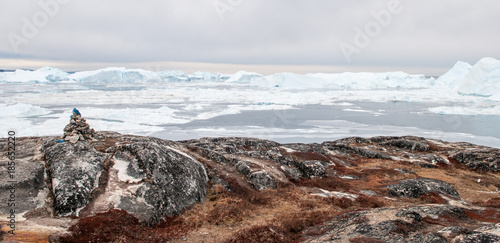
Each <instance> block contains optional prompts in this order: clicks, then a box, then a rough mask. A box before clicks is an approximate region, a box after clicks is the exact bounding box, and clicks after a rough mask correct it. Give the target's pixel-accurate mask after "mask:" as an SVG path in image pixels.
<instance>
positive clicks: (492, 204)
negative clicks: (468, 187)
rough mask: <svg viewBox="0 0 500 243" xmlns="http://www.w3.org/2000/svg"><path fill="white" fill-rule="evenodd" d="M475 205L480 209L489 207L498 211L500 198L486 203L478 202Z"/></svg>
mask: <svg viewBox="0 0 500 243" xmlns="http://www.w3.org/2000/svg"><path fill="white" fill-rule="evenodd" d="M476 204H478V205H479V206H482V207H491V208H498V209H500V197H495V198H491V199H489V200H488V201H486V202H478V203H476Z"/></svg>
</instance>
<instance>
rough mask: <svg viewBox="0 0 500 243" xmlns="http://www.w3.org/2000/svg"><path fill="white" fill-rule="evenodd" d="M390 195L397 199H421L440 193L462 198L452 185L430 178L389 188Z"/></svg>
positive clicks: (401, 183)
mask: <svg viewBox="0 0 500 243" xmlns="http://www.w3.org/2000/svg"><path fill="white" fill-rule="evenodd" d="M387 188H388V189H389V194H390V195H391V196H395V197H407V198H419V197H420V195H422V194H426V193H431V192H435V193H440V194H444V195H447V196H451V197H455V198H460V195H459V194H458V192H457V190H455V188H453V187H452V186H451V185H450V184H448V183H446V182H444V181H440V180H435V179H429V178H420V179H416V180H415V179H410V180H404V181H401V182H399V183H397V184H393V185H389V186H387Z"/></svg>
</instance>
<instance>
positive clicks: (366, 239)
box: [349, 236, 383, 243]
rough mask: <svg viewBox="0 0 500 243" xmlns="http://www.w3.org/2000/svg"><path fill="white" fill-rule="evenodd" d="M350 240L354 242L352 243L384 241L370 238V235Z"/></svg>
mask: <svg viewBox="0 0 500 243" xmlns="http://www.w3.org/2000/svg"><path fill="white" fill-rule="evenodd" d="M349 242H352V243H383V242H382V241H379V240H377V239H374V238H370V237H364V236H360V237H356V238H353V239H350V240H349Z"/></svg>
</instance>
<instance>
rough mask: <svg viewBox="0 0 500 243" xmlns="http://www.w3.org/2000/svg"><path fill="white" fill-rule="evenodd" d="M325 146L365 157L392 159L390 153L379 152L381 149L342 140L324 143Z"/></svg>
mask: <svg viewBox="0 0 500 243" xmlns="http://www.w3.org/2000/svg"><path fill="white" fill-rule="evenodd" d="M323 144H324V146H325V147H327V148H328V149H329V150H332V151H339V152H341V153H344V154H355V155H359V156H362V157H365V158H371V159H388V160H390V159H392V158H391V156H390V155H388V154H386V153H383V152H379V151H373V150H370V149H367V148H361V147H355V146H351V145H349V144H345V143H342V142H338V141H335V142H326V143H323Z"/></svg>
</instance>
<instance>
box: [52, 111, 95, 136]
mask: <svg viewBox="0 0 500 243" xmlns="http://www.w3.org/2000/svg"><path fill="white" fill-rule="evenodd" d="M94 135H95V130H94V129H91V128H90V125H89V124H88V123H87V122H86V121H85V118H83V117H82V114H80V112H79V111H78V110H77V109H76V108H73V115H71V116H70V120H69V124H68V125H66V127H65V128H64V136H63V138H62V139H61V140H59V142H64V141H69V142H70V143H76V142H78V141H84V140H85V139H90V140H94Z"/></svg>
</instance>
